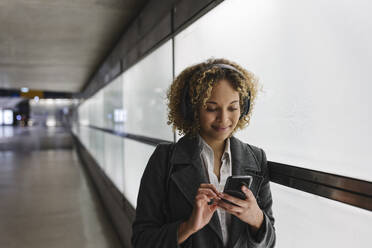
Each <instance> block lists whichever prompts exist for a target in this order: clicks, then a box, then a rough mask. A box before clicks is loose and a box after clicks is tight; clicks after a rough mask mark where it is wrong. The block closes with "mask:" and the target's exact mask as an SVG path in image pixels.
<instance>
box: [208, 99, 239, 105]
mask: <svg viewBox="0 0 372 248" xmlns="http://www.w3.org/2000/svg"><path fill="white" fill-rule="evenodd" d="M236 102H239V100H235V101H232V102H230V104H233V103H236ZM206 103H212V104H216V105H217V103H216V102H213V101H208V102H206Z"/></svg>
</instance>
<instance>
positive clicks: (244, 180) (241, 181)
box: [223, 176, 253, 200]
mask: <svg viewBox="0 0 372 248" xmlns="http://www.w3.org/2000/svg"><path fill="white" fill-rule="evenodd" d="M252 181H253V177H252V176H229V177H228V178H227V180H226V184H225V188H224V190H223V192H224V193H226V194H229V195H231V196H234V197H237V198H239V199H242V200H245V198H246V196H245V194H244V192H243V191H242V190H241V189H242V186H243V185H245V186H246V187H247V188H249V189H250V188H251V185H252Z"/></svg>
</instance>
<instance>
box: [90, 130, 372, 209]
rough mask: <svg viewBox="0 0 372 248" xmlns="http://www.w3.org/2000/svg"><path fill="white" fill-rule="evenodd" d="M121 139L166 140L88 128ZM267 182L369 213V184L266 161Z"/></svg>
mask: <svg viewBox="0 0 372 248" xmlns="http://www.w3.org/2000/svg"><path fill="white" fill-rule="evenodd" d="M89 127H90V128H94V129H97V130H101V131H104V132H108V133H111V134H114V135H118V136H121V137H124V138H130V139H134V140H136V141H139V142H142V143H145V144H149V145H154V146H156V145H157V144H159V143H163V142H167V143H171V142H170V141H167V140H161V139H154V138H150V137H146V136H140V135H134V134H128V133H123V132H117V131H114V130H111V129H105V128H99V127H95V126H89ZM268 165H269V168H270V181H272V182H274V183H278V184H281V185H284V186H287V187H290V188H293V189H297V190H301V191H304V192H308V193H311V194H314V195H318V196H322V197H326V198H328V199H331V200H335V201H339V202H342V203H346V204H350V205H352V206H356V207H359V208H363V209H366V210H370V211H372V182H368V181H363V180H359V179H355V178H350V177H344V176H339V175H335V174H330V173H326V172H321V171H315V170H310V169H305V168H301V167H296V166H293V165H287V164H281V163H276V162H272V161H269V162H268Z"/></svg>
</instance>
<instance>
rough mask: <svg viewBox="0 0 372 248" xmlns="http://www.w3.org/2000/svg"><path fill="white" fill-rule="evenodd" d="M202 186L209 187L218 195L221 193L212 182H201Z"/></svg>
mask: <svg viewBox="0 0 372 248" xmlns="http://www.w3.org/2000/svg"><path fill="white" fill-rule="evenodd" d="M200 188H207V189H211V190H212V191H213V192H214V193H216V194H217V195H219V194H221V192H219V191H218V190H217V188H216V187H215V186H214V185H213V184H210V183H202V184H200Z"/></svg>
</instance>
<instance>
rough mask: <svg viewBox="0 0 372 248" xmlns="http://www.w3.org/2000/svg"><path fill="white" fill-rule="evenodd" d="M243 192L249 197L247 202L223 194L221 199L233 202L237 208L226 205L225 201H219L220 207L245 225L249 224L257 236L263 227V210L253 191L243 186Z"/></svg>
mask: <svg viewBox="0 0 372 248" xmlns="http://www.w3.org/2000/svg"><path fill="white" fill-rule="evenodd" d="M242 191H243V192H244V194H245V195H246V197H247V198H246V199H245V200H241V199H239V198H236V197H233V196H231V195H228V194H223V195H222V196H221V198H223V199H225V200H228V201H229V202H232V203H234V204H236V205H237V206H234V205H232V204H229V203H226V202H224V201H219V202H218V207H220V208H222V209H224V210H226V211H227V212H229V213H230V214H233V215H235V216H236V217H238V218H239V219H240V220H242V221H244V222H245V223H248V224H249V225H250V226H251V230H252V232H253V233H254V234H255V233H256V232H257V230H258V229H259V228H260V227H261V225H262V222H263V220H264V215H263V212H262V210H261V209H260V207H259V206H258V204H257V201H256V198H255V197H254V195H253V193H252V191H250V190H249V189H248V188H247V187H245V186H242Z"/></svg>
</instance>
